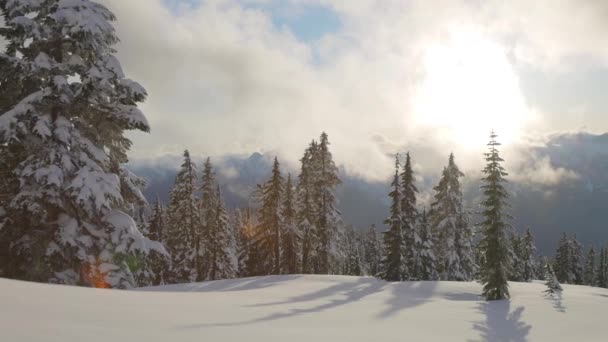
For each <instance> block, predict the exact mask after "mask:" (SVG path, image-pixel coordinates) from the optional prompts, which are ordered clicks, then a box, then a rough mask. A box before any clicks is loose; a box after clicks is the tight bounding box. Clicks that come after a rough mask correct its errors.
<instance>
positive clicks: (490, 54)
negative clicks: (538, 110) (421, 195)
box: [414, 30, 532, 149]
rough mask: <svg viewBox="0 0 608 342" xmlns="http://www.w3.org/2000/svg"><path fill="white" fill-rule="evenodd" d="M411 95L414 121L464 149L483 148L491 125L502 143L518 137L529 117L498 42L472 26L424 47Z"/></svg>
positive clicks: (513, 72)
mask: <svg viewBox="0 0 608 342" xmlns="http://www.w3.org/2000/svg"><path fill="white" fill-rule="evenodd" d="M424 67H425V78H424V80H423V82H422V85H421V87H420V88H419V89H418V92H417V94H416V99H415V102H414V103H415V104H414V110H415V117H416V122H417V123H418V124H421V125H425V126H427V127H431V128H436V129H438V133H440V134H441V133H445V134H446V136H443V137H440V138H443V139H446V140H448V141H453V142H456V143H457V144H459V145H460V146H462V147H464V148H467V149H476V148H483V147H485V143H486V142H487V139H488V134H489V132H490V130H492V129H494V130H496V132H497V133H498V134H499V136H500V141H501V142H502V143H511V142H514V141H516V140H518V139H519V138H520V137H521V134H522V130H523V128H524V126H525V125H526V124H527V123H528V122H529V121H530V120H531V117H532V115H531V112H530V110H529V109H528V108H527V107H526V104H525V101H524V97H523V95H522V93H521V89H520V87H519V83H518V79H517V76H516V74H515V70H514V69H513V66H512V65H511V63H510V62H509V60H508V58H507V55H506V51H505V49H504V48H503V47H501V46H500V45H498V44H497V43H494V42H492V41H490V40H487V39H485V38H484V37H483V35H481V34H478V33H476V32H474V31H471V30H460V31H456V32H453V34H452V35H451V36H450V39H449V40H448V42H447V43H446V44H440V45H433V46H431V47H429V48H428V50H427V51H426V55H425V61H424Z"/></svg>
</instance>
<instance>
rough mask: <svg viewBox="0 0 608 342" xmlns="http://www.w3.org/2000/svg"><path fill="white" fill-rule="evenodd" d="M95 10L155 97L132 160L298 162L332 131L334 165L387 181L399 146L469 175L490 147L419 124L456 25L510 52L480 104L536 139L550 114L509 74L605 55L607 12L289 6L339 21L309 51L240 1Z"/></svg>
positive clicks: (421, 4) (562, 7)
mask: <svg viewBox="0 0 608 342" xmlns="http://www.w3.org/2000/svg"><path fill="white" fill-rule="evenodd" d="M101 2H102V3H104V4H106V5H108V7H109V8H111V9H112V10H113V11H114V12H115V13H116V14H117V16H118V22H117V23H116V27H117V30H118V34H119V36H120V38H121V41H122V43H121V44H120V45H119V57H120V59H121V61H122V63H123V67H124V68H125V70H126V72H127V73H128V75H129V76H130V77H132V78H134V79H135V80H137V81H139V82H141V83H142V84H143V85H144V86H146V88H147V89H148V91H149V93H150V97H149V99H148V101H147V102H146V103H145V104H144V105H143V106H142V108H143V109H144V110H145V112H146V113H147V115H148V117H149V119H150V122H151V124H152V134H151V135H144V134H139V133H138V134H135V135H133V137H134V141H135V146H134V150H133V155H134V156H135V157H150V156H156V155H164V154H166V153H181V151H182V150H183V149H185V148H189V149H190V150H191V152H192V153H193V154H200V155H221V154H225V153H250V152H253V151H258V150H265V151H269V150H270V151H276V153H277V154H279V157H280V158H281V159H283V160H284V161H286V162H287V163H290V164H293V165H295V164H296V163H297V160H298V158H300V157H301V154H302V152H303V149H304V148H305V147H306V145H307V144H308V142H309V141H310V139H312V138H316V137H317V136H318V134H319V133H320V132H321V131H322V130H326V131H327V132H328V134H329V137H330V141H331V142H332V151H333V153H334V156H335V159H336V160H337V162H338V163H340V164H344V165H345V166H346V168H347V170H349V171H350V172H353V173H356V174H359V175H361V176H363V177H366V178H368V179H374V180H379V179H382V180H384V179H385V178H386V177H387V175H390V169H391V167H392V160H391V158H389V157H387V156H386V155H387V153H395V152H398V151H397V150H396V148H395V147H408V146H409V147H414V149H416V148H417V149H418V150H420V151H421V152H420V153H417V154H415V155H414V156H415V158H416V162H417V163H419V164H420V165H423V166H424V167H425V168H428V169H431V168H432V169H433V170H435V171H437V172H438V170H440V165H442V164H444V163H445V159H446V158H447V154H448V153H449V152H450V151H454V152H456V154H457V157H458V160H459V161H461V164H465V167H464V169H465V170H466V169H467V168H469V169H475V168H478V165H479V164H480V163H481V157H480V152H481V149H483V148H484V147H485V146H483V145H482V146H480V148H479V149H473V150H471V149H468V148H465V147H463V146H460V145H458V144H456V143H455V142H454V141H453V139H450V138H446V137H448V136H449V135H450V132H449V131H444V130H442V129H439V128H437V127H429V126H426V125H421V124H420V123H419V122H418V121H417V120H415V118H416V113H415V112H414V110H415V108H416V94H417V92H418V90H419V89H420V88H421V85H423V84H424V80H425V77H426V71H427V70H425V69H424V66H425V64H424V61H425V60H424V58H425V54H426V52H427V50H428V48H429V46H433V45H437V44H439V45H441V44H447V45H449V42H450V39H452V38H451V37H452V32H453V31H454V29H458V28H462V27H473V28H474V29H475V30H476V32H478V34H479V35H480V36H481V37H483V39H487V41H488V42H490V43H492V44H500V46H503V47H504V49H503V50H497V51H498V52H497V53H498V55H500V54H504V55H503V56H499V57H500V58H501V61H500V62H501V63H502V64H500V65H501V67H505V66H506V67H512V68H513V70H506V71H504V70H503V72H506V73H507V74H506V75H507V76H508V77H511V78H505V79H509V82H511V84H510V85H509V87H510V88H509V89H508V90H509V92H511V94H510V95H509V97H500V96H499V97H496V99H497V100H494V99H495V97H492V99H493V101H485V102H484V104H483V106H482V107H479V108H477V107H476V110H477V111H478V112H480V113H485V112H487V113H488V115H490V114H491V113H493V112H495V110H493V109H501V108H502V109H504V108H505V107H508V105H511V104H512V103H511V102H509V103H506V102H505V103H500V101H511V100H509V99H516V100H517V101H522V102H521V103H518V104H517V106H516V107H513V108H517V110H521V111H525V112H526V114H524V115H532V114H530V113H537V115H538V116H539V118H538V120H537V121H535V122H534V123H533V124H534V126H533V127H532V126H531V127H524V128H525V129H533V128H534V129H537V130H538V131H539V132H541V133H545V132H549V131H551V130H552V125H551V122H552V120H554V118H551V116H550V115H548V114H547V113H542V111H540V110H539V109H537V108H530V107H529V106H528V105H527V104H526V103H525V101H523V99H522V98H521V97H520V95H521V94H518V93H517V92H518V91H520V89H519V88H518V83H517V82H518V78H517V75H516V74H514V72H516V68H515V67H514V66H515V65H516V64H517V63H526V64H529V65H534V66H537V67H538V68H542V69H547V70H553V69H555V68H556V67H558V68H559V67H561V66H563V65H565V63H564V61H566V60H568V57H569V56H572V55H579V54H585V55H590V56H593V57H594V58H597V59H598V60H600V61H601V62H602V63H604V62H606V61H608V44H606V43H605V42H606V41H605V39H606V38H605V34H603V33H605V32H606V30H607V29H608V27H606V23H608V20H602V18H605V14H606V8H607V7H608V6H605V5H602V4H601V2H591V1H589V2H585V3H581V2H579V1H573V0H572V1H565V0H560V1H546V2H543V3H539V2H536V3H534V4H530V2H529V1H523V0H521V1H519V0H518V1H510V2H503V1H489V2H479V3H478V2H472V1H465V0H462V1H422V0H419V1H407V2H405V1H397V0H394V1H382V2H378V1H372V0H361V1H325V0H311V1H304V0H292V2H293V3H295V4H297V3H300V2H307V3H318V4H321V5H324V6H328V7H330V8H332V9H333V10H334V11H336V13H337V14H338V15H339V16H340V19H341V22H342V24H343V27H342V29H341V30H340V31H339V32H334V33H329V34H327V35H326V36H324V37H323V38H322V39H321V40H319V41H318V42H314V43H312V44H311V45H307V44H304V43H302V42H300V41H298V39H297V38H296V37H294V35H293V34H292V33H291V32H289V31H285V30H283V31H279V30H277V28H276V27H275V26H273V24H272V20H271V18H270V14H269V12H268V11H262V10H259V9H255V8H251V7H246V6H244V5H243V4H244V2H242V1H237V0H206V1H203V2H202V5H201V6H200V7H199V8H197V9H191V10H189V11H181V12H180V14H179V15H176V14H175V13H172V12H171V11H170V10H168V9H167V8H165V7H164V6H163V3H162V1H161V0H129V1H124V0H103V1H101ZM507 3H508V5H507ZM598 3H600V4H598ZM602 29H603V30H602ZM600 42H604V43H603V44H599V43H600ZM315 54H317V55H318V56H319V59H320V62H319V63H317V62H316V60H315V58H313V56H314V55H315ZM505 56H506V57H505ZM503 62H504V63H503ZM508 63H512V64H513V65H511V66H510V65H509V64H508ZM480 79H482V80H484V79H485V78H480ZM488 79H489V80H490V81H489V82H491V81H492V77H489V78H488ZM484 82H485V81H484ZM456 84H457V83H456ZM495 85H496V84H479V85H478V86H479V87H488V88H490V89H494V88H497V87H495ZM472 89H475V88H472ZM496 92H497V91H496V90H494V91H493V92H490V93H491V94H492V96H494V95H495V94H496ZM499 95H500V94H499ZM501 99H502V100H501ZM436 101H442V99H441V98H437V99H436ZM440 108H445V107H440ZM463 108H465V109H466V108H467V107H466V106H465V107H463ZM508 108H511V107H508ZM520 114H521V113H520ZM480 115H481V114H480ZM505 115H506V114H505ZM469 119H470V118H469ZM473 119H474V118H473ZM493 128H495V129H497V130H498V131H499V132H500V129H501V127H493ZM605 128H608V124H607V125H606V127H605ZM449 129H450V128H448V130H449ZM485 129H486V128H485V127H478V128H477V130H484V131H485ZM522 129H523V128H522ZM535 132H536V131H535ZM483 134H484V135H485V134H486V132H483ZM378 137H381V139H382V142H383V143H382V144H379V143H377V142H378ZM416 144H425V145H424V146H419V147H416ZM399 152H404V151H403V150H401V151H399ZM510 157H512V158H513V159H517V158H518V156H517V155H516V154H513V155H511V156H510ZM543 163H544V162H542V163H540V164H539V165H537V166H538V168H537V169H538V170H541V171H543V172H544V173H543V174H544V175H545V176H542V177H545V178H542V177H541V179H537V180H540V181H542V182H552V181H553V180H554V179H563V177H564V174H563V172H561V171H559V170H557V171H556V170H554V171H555V172H554V174H551V173H550V172H548V171H547V165H546V164H543Z"/></svg>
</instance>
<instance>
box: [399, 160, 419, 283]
mask: <svg viewBox="0 0 608 342" xmlns="http://www.w3.org/2000/svg"><path fill="white" fill-rule="evenodd" d="M414 181H415V179H414V171H413V169H412V160H411V158H410V154H409V152H408V153H407V154H406V155H405V164H404V165H403V172H402V173H401V233H402V241H401V255H402V270H401V279H403V280H408V279H414V268H415V262H416V259H417V258H418V257H419V255H418V254H419V251H418V250H417V249H416V244H415V243H416V240H417V239H419V237H418V236H417V232H416V225H417V222H416V221H417V219H418V210H417V209H416V194H417V193H418V189H417V188H416V185H414Z"/></svg>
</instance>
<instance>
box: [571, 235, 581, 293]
mask: <svg viewBox="0 0 608 342" xmlns="http://www.w3.org/2000/svg"><path fill="white" fill-rule="evenodd" d="M570 244H571V247H570V248H571V250H572V253H571V255H572V271H571V273H572V274H573V275H574V284H576V285H582V284H583V282H584V273H585V256H584V254H583V245H582V244H581V243H580V242H579V241H578V240H577V239H576V235H574V237H572V239H571V240H570Z"/></svg>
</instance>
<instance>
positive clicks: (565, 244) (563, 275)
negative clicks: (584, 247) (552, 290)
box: [554, 233, 574, 284]
mask: <svg viewBox="0 0 608 342" xmlns="http://www.w3.org/2000/svg"><path fill="white" fill-rule="evenodd" d="M572 260H573V259H572V249H571V244H570V241H569V239H568V236H567V235H566V233H563V234H562V237H561V239H560V240H559V243H558V246H557V251H556V253H555V260H554V268H555V275H556V276H557V280H558V281H559V282H561V283H565V284H573V283H574V274H573V273H572V269H573V265H572Z"/></svg>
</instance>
